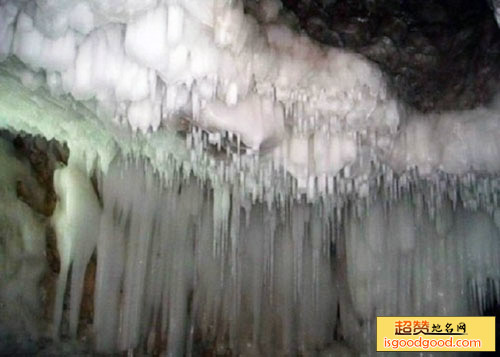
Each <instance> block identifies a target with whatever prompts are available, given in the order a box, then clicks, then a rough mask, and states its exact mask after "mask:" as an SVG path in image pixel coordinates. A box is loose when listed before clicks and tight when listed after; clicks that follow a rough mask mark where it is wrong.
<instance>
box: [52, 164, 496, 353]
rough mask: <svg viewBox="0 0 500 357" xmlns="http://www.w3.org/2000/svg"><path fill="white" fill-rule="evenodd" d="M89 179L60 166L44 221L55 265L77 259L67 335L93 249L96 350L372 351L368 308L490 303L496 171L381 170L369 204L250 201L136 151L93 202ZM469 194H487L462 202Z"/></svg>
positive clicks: (389, 310) (449, 310)
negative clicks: (468, 177) (463, 178)
mask: <svg viewBox="0 0 500 357" xmlns="http://www.w3.org/2000/svg"><path fill="white" fill-rule="evenodd" d="M84 177H85V173H84V171H80V170H79V169H78V167H77V165H76V164H71V160H70V166H68V167H66V168H63V169H60V170H59V171H58V172H57V173H56V191H57V192H58V194H59V195H60V196H62V197H63V198H62V201H60V203H59V204H58V205H59V206H58V209H57V211H56V212H59V213H58V214H57V215H55V216H54V223H55V226H56V227H59V228H60V230H58V234H59V235H58V240H59V242H60V243H59V244H58V246H59V247H60V249H62V251H60V254H61V257H62V261H61V262H62V272H67V271H68V268H69V265H72V268H71V283H72V286H71V289H70V301H71V304H70V310H71V311H70V314H69V319H70V321H69V332H70V334H71V335H72V336H76V335H77V333H78V331H77V326H78V315H79V313H78V311H79V306H78V305H77V304H74V303H73V301H76V302H78V301H79V300H80V298H81V293H82V292H81V277H82V275H83V272H84V269H85V266H86V265H87V263H88V260H89V258H90V254H91V252H92V251H93V250H94V249H95V248H96V252H97V273H96V283H95V284H96V286H95V296H94V303H95V306H94V320H93V329H94V343H95V348H96V350H98V351H101V352H113V351H147V352H149V353H153V352H160V351H161V352H166V353H167V354H168V355H183V354H186V355H196V353H197V352H199V351H200V350H203V349H209V350H212V351H217V353H227V352H231V353H233V354H241V355H269V354H284V355H290V354H295V353H302V354H310V353H318V352H321V353H324V354H325V355H329V354H335V353H340V352H341V351H344V352H346V351H347V352H348V351H350V352H354V351H358V352H370V351H375V348H374V347H373V346H371V345H370V343H371V342H370V341H375V338H374V333H375V330H374V322H375V317H376V316H380V315H398V314H400V315H415V316H420V315H467V314H478V313H481V312H482V311H484V309H486V308H487V307H488V306H489V304H491V302H492V301H493V299H495V298H498V297H499V295H498V293H499V291H498V288H499V285H498V284H499V283H500V270H499V269H498V267H499V266H500V265H499V264H500V244H499V242H500V241H499V238H500V210H499V209H498V208H495V207H498V194H499V192H500V191H499V190H498V183H496V181H492V180H488V181H485V182H486V183H483V182H481V181H475V182H473V181H471V182H463V183H457V182H452V181H450V180H448V181H447V180H446V177H444V178H442V180H441V181H439V180H438V181H436V182H435V183H434V184H429V182H427V181H422V180H418V179H412V180H410V179H409V178H408V177H406V178H405V177H401V178H392V179H391V180H390V181H388V182H386V183H384V180H387V177H385V178H384V177H383V176H381V178H380V179H379V180H378V183H377V180H375V182H374V183H373V184H374V185H378V192H379V195H378V197H377V198H375V197H373V199H364V200H361V199H359V200H353V199H345V200H344V201H342V200H332V199H327V198H324V199H323V200H317V201H315V202H314V203H310V202H307V200H306V198H305V196H304V197H303V198H297V197H294V196H288V197H286V199H284V200H281V201H280V200H274V201H262V202H259V201H257V202H252V200H251V199H249V197H248V196H247V195H245V192H244V191H242V190H241V187H240V186H238V185H229V184H227V183H215V182H213V183H209V182H207V181H202V180H199V179H195V178H194V177H190V176H189V175H182V174H181V173H177V174H175V175H172V176H171V177H170V179H169V181H168V183H167V182H166V181H165V180H164V179H162V178H161V177H160V175H158V174H157V173H155V171H154V170H153V168H152V167H151V166H150V165H149V164H148V163H146V162H144V161H141V160H116V161H115V162H114V163H113V164H112V165H111V166H110V168H109V170H108V172H107V173H106V174H103V175H101V176H100V177H99V180H98V181H99V184H98V192H99V198H98V197H97V195H96V194H95V192H94V191H93V189H92V188H91V186H90V183H89V181H87V182H86V183H85V182H84V181H85V179H84ZM485 185H497V186H494V187H493V190H490V191H489V193H485V191H483V186H485ZM472 189H474V190H476V191H475V192H473V193H470V194H471V195H474V196H476V197H480V196H482V195H483V196H485V197H483V199H482V200H481V199H477V200H475V201H474V202H476V205H475V206H474V205H473V206H470V205H469V206H468V209H466V208H464V206H466V193H467V191H468V190H469V191H470V190H472ZM454 195H455V196H454ZM457 196H459V198H456V197H457ZM486 196H487V197H486ZM453 197H455V200H453ZM460 197H461V198H460ZM462 199H463V200H464V202H462ZM99 201H100V203H99ZM68 202H73V203H74V204H73V205H71V204H68ZM495 204H496V206H495ZM98 217H99V218H100V220H99V221H100V222H98V221H97V220H98ZM86 222H92V223H91V224H88V223H86ZM495 222H496V224H495ZM84 226H85V227H84ZM66 256H67V257H69V259H67V260H66V259H64V257H66ZM65 284H66V275H65V274H61V275H60V283H59V284H58V296H60V295H61V294H63V292H64V290H65ZM62 303H63V302H62V301H61V300H58V301H57V304H58V305H57V306H56V310H55V311H56V313H55V320H54V327H55V331H56V333H58V332H57V331H58V330H59V328H58V326H59V324H60V320H61V314H60V311H61V308H62ZM64 333H66V332H64Z"/></svg>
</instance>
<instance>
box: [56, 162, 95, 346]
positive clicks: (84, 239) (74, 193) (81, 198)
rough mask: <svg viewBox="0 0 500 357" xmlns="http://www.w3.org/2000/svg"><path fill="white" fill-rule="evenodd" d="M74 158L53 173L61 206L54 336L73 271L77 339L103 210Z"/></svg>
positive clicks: (71, 325) (73, 327) (72, 324)
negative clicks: (84, 290) (68, 281)
mask: <svg viewBox="0 0 500 357" xmlns="http://www.w3.org/2000/svg"><path fill="white" fill-rule="evenodd" d="M74 157H76V155H75V154H73V155H72V158H71V159H70V162H69V164H68V166H66V167H63V168H59V169H57V170H56V171H55V172H54V187H55V191H56V193H57V195H58V203H57V206H56V209H55V211H54V214H53V216H52V222H53V225H54V228H55V231H56V234H57V250H58V252H59V256H60V261H61V271H60V273H59V277H58V281H57V292H56V300H55V307H54V321H53V323H54V326H53V329H54V331H53V334H54V337H55V338H57V337H58V336H59V325H60V323H61V319H62V312H63V303H64V296H65V292H66V283H67V280H68V276H69V273H70V271H71V289H70V290H71V293H70V303H69V305H70V318H69V330H70V335H71V336H73V337H75V336H76V335H77V330H78V322H79V317H80V304H81V299H82V290H83V279H84V275H85V269H86V267H87V264H88V262H89V260H90V257H91V255H92V253H93V252H94V250H95V247H96V244H97V237H98V234H99V224H100V219H101V207H100V204H99V201H98V199H97V196H96V193H95V191H94V188H93V187H92V184H91V182H90V180H89V178H88V176H87V173H86V171H84V170H85V168H82V167H81V166H82V165H81V163H80V162H79V161H76V160H75V159H74Z"/></svg>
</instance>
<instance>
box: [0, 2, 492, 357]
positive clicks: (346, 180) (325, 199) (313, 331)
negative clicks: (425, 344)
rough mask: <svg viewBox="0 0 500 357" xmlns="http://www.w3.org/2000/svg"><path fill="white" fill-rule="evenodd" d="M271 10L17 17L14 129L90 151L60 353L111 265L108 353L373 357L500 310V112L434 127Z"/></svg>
mask: <svg viewBox="0 0 500 357" xmlns="http://www.w3.org/2000/svg"><path fill="white" fill-rule="evenodd" d="M255 7H256V10H255V11H256V12H257V17H256V18H254V17H252V16H250V15H248V14H245V13H244V11H243V6H242V2H241V1H238V0H183V1H181V0H142V1H141V0H36V1H24V0H18V1H13V0H0V61H1V63H0V127H1V128H6V129H9V130H11V131H14V132H26V133H30V134H36V135H42V136H44V137H45V138H48V139H57V140H58V141H60V142H66V143H67V144H68V146H69V148H70V151H71V159H70V164H69V166H68V167H66V168H61V169H60V170H58V171H57V172H56V175H55V187H56V190H57V192H58V194H59V203H58V208H57V210H56V213H55V215H54V216H53V223H54V226H55V228H56V231H57V234H58V240H59V244H58V249H59V251H60V254H61V259H62V261H61V263H62V273H61V275H60V278H59V283H58V295H57V296H58V298H57V301H56V308H55V312H54V316H55V317H54V326H53V327H54V328H53V330H54V331H55V332H56V334H57V332H58V331H59V326H60V322H61V319H62V320H64V318H63V317H62V307H63V300H64V291H65V285H66V279H67V276H66V275H68V270H69V269H70V267H71V269H72V270H71V274H70V275H71V277H70V279H71V288H70V290H71V291H70V300H71V302H70V305H71V307H70V318H69V321H70V334H72V335H73V336H74V335H76V334H77V328H78V326H77V323H78V311H79V300H80V298H81V290H82V285H81V279H82V276H83V274H84V270H85V266H86V264H87V262H88V260H89V258H90V255H91V254H92V252H93V251H94V249H95V248H96V249H97V277H96V292H95V314H94V331H95V348H96V349H98V350H99V351H104V352H111V351H124V350H133V349H135V348H139V347H140V346H146V349H147V350H148V351H156V350H158V349H159V350H162V351H166V352H167V353H168V354H169V355H179V354H182V353H191V354H196V351H195V349H196V348H197V347H196V346H197V343H199V341H203V343H210V344H212V345H213V348H215V349H217V350H218V351H220V352H221V353H222V352H224V351H226V349H230V350H231V351H233V352H235V353H236V354H238V353H241V354H243V355H244V354H247V355H258V354H266V352H269V351H271V352H276V353H283V354H293V353H296V352H297V351H300V352H301V353H303V354H307V353H309V352H311V351H316V352H319V351H322V352H323V353H325V354H328V353H333V351H337V352H338V351H340V350H341V349H343V350H344V351H346V347H345V346H340V345H339V342H338V341H339V340H342V343H346V344H350V345H351V346H355V347H356V348H360V349H361V350H362V351H364V352H368V353H369V352H371V351H372V350H373V349H372V346H370V345H369V344H370V342H369V341H371V339H370V338H369V336H372V335H373V333H374V330H373V323H374V318H375V316H377V315H383V314H399V313H400V314H406V315H412V314H415V315H424V314H428V315H436V314H438V315H439V314H450V315H453V314H472V313H481V312H482V311H483V310H484V309H485V306H487V305H488V304H489V303H490V302H491V301H489V299H490V298H491V296H493V297H498V295H499V291H498V289H499V287H498V284H499V279H500V276H499V275H500V269H499V263H500V262H499V260H500V251H499V241H498V238H499V229H500V210H499V208H498V206H499V195H500V178H499V176H498V175H499V174H500V139H499V138H500V117H499V115H500V110H499V109H498V108H497V107H495V106H494V105H492V106H489V107H481V108H477V109H474V110H470V111H462V112H447V113H440V114H431V115H424V114H420V113H417V112H415V111H413V110H411V109H408V108H406V107H405V106H404V105H403V104H401V103H400V102H399V101H398V100H397V98H395V97H394V96H393V95H392V94H391V92H390V90H389V89H388V87H387V84H386V80H385V78H384V75H383V74H382V72H381V71H380V70H379V69H378V68H377V67H376V66H375V65H374V64H372V63H370V62H369V61H367V60H366V59H364V58H363V57H361V56H359V55H357V54H354V53H350V52H347V51H344V50H340V49H336V48H327V47H324V46H321V45H319V44H317V43H315V42H313V41H312V40H310V39H309V38H308V37H307V36H305V35H303V34H300V33H297V32H295V31H294V30H292V29H291V28H290V26H289V25H290V24H289V23H288V20H286V18H285V17H282V16H281V4H280V3H279V2H278V1H274V0H261V1H259V2H258V4H257V5H256V6H255ZM4 156H5V155H4ZM0 159H2V157H0ZM2 160H4V159H2ZM5 160H7V159H5ZM5 165H6V166H5V167H9V168H11V167H12V165H11V164H5ZM3 166H4V164H3V163H2V167H3ZM7 171H8V172H11V171H12V172H15V171H14V170H13V169H12V170H11V169H8V170H7ZM91 174H95V175H96V176H97V177H98V181H99V184H98V187H97V188H96V189H97V193H96V192H95V189H94V187H93V186H92V185H91V184H90V181H89V180H88V177H87V175H91ZM9 175H10V174H9ZM9 177H10V176H9ZM0 178H2V180H3V179H4V178H3V176H0ZM9 180H10V179H9ZM9 187H10V186H9ZM8 190H9V189H7V191H6V192H7V193H5V194H10V195H11V197H10V198H9V201H8V202H16V199H15V197H14V196H12V187H11V188H10V190H11V191H8ZM2 192H3V191H0V194H4V193H2ZM9 192H10V193H9ZM97 194H98V195H99V198H98V196H97ZM6 202H7V201H6ZM10 204H11V203H9V205H10ZM16 204H18V203H16ZM5 207H7V208H5ZM5 207H0V210H1V212H4V211H5V212H10V211H11V210H17V209H18V208H9V207H10V206H5ZM19 210H20V212H24V213H22V217H25V216H27V215H28V213H25V211H26V207H24V208H19ZM2 214H4V215H5V213H2ZM19 215H20V214H19V213H18V214H17V215H15V217H13V218H9V220H10V221H12V222H14V221H13V220H14V218H19ZM2 217H3V216H1V215H0V218H2ZM30 219H31V218H30ZM10 221H9V222H10ZM19 226H20V227H24V226H23V225H22V224H19ZM2 227H3V226H2ZM33 227H35V225H33ZM87 228H88V229H87ZM2 229H3V228H2ZM33 229H34V228H33ZM23 234H24V233H23ZM26 234H28V233H26ZM30 234H31V233H30ZM33 234H34V233H33ZM33 236H34V235H33ZM20 237H21V236H20ZM22 237H24V235H22ZM18 239H21V238H18ZM23 239H24V238H23ZM33 239H34V238H33ZM0 264H2V262H1V261H0ZM410 277H411V283H409V280H410ZM0 279H2V277H0ZM16 281H17V280H16ZM0 282H2V280H0ZM1 286H2V285H0V287H1ZM6 291H7V290H6ZM8 291H11V290H8ZM0 293H1V292H0ZM2 299H5V298H4V297H2ZM448 299H450V301H451V302H449V301H448ZM4 301H5V300H4ZM338 319H339V320H338ZM334 331H335V333H334ZM0 332H1V331H0ZM335 334H337V335H336V336H335ZM355 336H358V338H359V336H364V339H363V340H364V341H366V345H363V344H362V343H359V341H358V340H356V337H355ZM166 341H168V343H166ZM311 353H312V352H311ZM346 353H347V352H346Z"/></svg>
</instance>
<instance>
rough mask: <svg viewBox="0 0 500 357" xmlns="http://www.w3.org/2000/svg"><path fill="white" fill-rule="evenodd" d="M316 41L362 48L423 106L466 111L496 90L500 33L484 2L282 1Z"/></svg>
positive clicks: (408, 98) (409, 97)
mask: <svg viewBox="0 0 500 357" xmlns="http://www.w3.org/2000/svg"><path fill="white" fill-rule="evenodd" d="M282 2H283V4H284V6H285V8H286V9H288V10H290V11H291V12H293V13H294V14H295V16H296V17H297V20H298V23H299V24H300V28H301V29H302V30H303V31H305V32H307V34H308V35H309V36H311V37H312V38H314V39H315V40H317V41H319V42H321V43H323V44H326V45H330V46H336V47H343V48H348V49H351V50H353V51H355V52H359V53H362V54H363V55H365V56H366V57H367V58H369V59H370V60H372V61H374V62H376V63H378V64H379V65H380V67H381V68H382V69H383V70H384V71H385V72H386V73H387V74H388V77H389V79H390V81H391V84H392V85H393V87H394V89H395V91H396V92H397V94H398V95H399V97H400V98H402V99H403V100H404V101H406V102H407V103H408V104H409V105H411V106H413V107H415V108H417V109H419V110H421V111H436V110H446V109H467V108H472V107H475V106H477V105H479V104H481V103H485V102H487V101H488V100H489V99H490V98H491V97H492V95H493V94H494V93H495V92H496V91H497V90H498V88H497V83H498V79H499V78H500V61H499V60H500V30H499V28H498V25H497V23H496V21H495V15H494V11H493V9H492V7H491V6H490V3H489V2H488V1H487V0H477V1H470V0H441V1H439V0H425V1H421V0H359V1H358V0H282Z"/></svg>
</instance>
